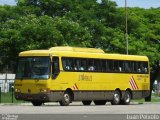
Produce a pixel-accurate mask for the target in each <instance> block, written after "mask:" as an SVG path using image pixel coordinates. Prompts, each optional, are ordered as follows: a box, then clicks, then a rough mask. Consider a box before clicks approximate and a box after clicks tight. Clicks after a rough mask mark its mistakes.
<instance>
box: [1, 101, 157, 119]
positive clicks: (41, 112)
mask: <svg viewBox="0 0 160 120" xmlns="http://www.w3.org/2000/svg"><path fill="white" fill-rule="evenodd" d="M134 114H136V115H138V116H137V117H139V118H140V117H143V116H141V115H152V114H153V115H155V116H151V117H156V118H158V119H160V103H143V104H139V103H131V105H115V106H114V105H111V104H110V103H107V104H106V105H104V106H96V105H94V104H92V105H90V106H83V105H82V103H80V102H74V103H72V104H70V106H59V104H58V103H46V104H45V105H43V106H37V107H35V106H32V105H31V104H30V103H25V104H0V115H1V116H0V120H1V119H2V120H11V119H12V120H13V118H15V119H14V120H74V119H76V120H107V119H109V120H121V119H122V120H127V119H128V120H129V119H132V117H135V116H132V115H134ZM8 118H9V119H8Z"/></svg>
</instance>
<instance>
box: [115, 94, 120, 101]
mask: <svg viewBox="0 0 160 120" xmlns="http://www.w3.org/2000/svg"><path fill="white" fill-rule="evenodd" d="M114 99H115V101H116V102H119V95H118V94H114Z"/></svg>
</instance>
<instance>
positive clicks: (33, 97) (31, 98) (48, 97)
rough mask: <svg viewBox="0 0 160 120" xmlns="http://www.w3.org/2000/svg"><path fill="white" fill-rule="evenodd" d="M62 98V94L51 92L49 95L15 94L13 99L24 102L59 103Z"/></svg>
mask: <svg viewBox="0 0 160 120" xmlns="http://www.w3.org/2000/svg"><path fill="white" fill-rule="evenodd" d="M62 97H63V92H51V93H37V94H28V93H18V92H17V93H15V98H16V99H17V100H25V101H41V102H52V101H53V102H55V101H60V100H61V99H62Z"/></svg>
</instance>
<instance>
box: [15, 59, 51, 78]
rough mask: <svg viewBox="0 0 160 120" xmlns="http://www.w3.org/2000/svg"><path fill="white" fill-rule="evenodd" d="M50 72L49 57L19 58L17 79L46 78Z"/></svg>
mask: <svg viewBox="0 0 160 120" xmlns="http://www.w3.org/2000/svg"><path fill="white" fill-rule="evenodd" d="M49 74H50V58H49V57H22V58H19V62H18V68H17V74H16V78H17V79H48V78H49Z"/></svg>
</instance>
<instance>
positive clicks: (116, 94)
mask: <svg viewBox="0 0 160 120" xmlns="http://www.w3.org/2000/svg"><path fill="white" fill-rule="evenodd" d="M120 100H121V95H120V92H119V91H118V90H116V91H114V94H113V100H112V101H111V104H112V105H119V103H120Z"/></svg>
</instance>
